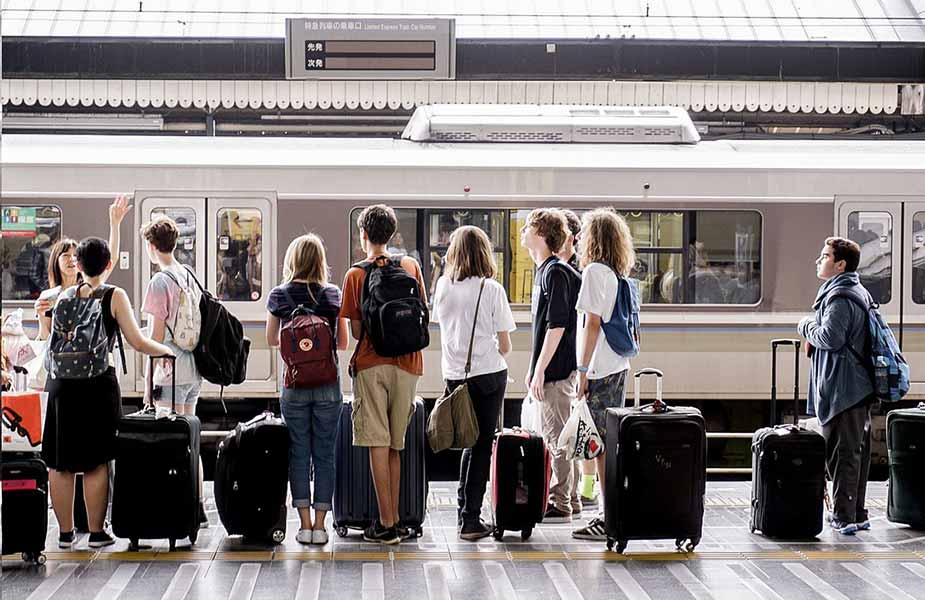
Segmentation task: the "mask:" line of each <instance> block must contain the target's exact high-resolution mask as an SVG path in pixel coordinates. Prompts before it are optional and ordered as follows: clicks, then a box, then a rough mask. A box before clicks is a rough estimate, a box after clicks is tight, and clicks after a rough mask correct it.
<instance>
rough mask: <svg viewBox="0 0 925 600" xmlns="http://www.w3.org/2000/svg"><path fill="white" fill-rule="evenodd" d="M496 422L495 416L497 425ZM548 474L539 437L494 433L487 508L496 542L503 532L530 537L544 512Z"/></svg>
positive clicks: (547, 456) (546, 455) (547, 459)
mask: <svg viewBox="0 0 925 600" xmlns="http://www.w3.org/2000/svg"><path fill="white" fill-rule="evenodd" d="M503 414H504V410H503V408H502V410H501V415H503ZM500 419H501V416H500V415H499V426H500ZM551 474H552V462H551V457H550V454H549V450H548V449H547V448H546V444H545V443H543V438H542V437H541V436H539V435H536V434H534V433H531V432H529V431H525V430H523V429H519V428H517V429H513V430H512V429H504V430H500V431H498V433H497V434H495V441H494V444H493V446H492V449H491V508H492V514H493V515H494V525H495V527H494V532H493V533H494V536H495V539H496V540H499V541H500V540H501V539H502V538H503V537H504V532H505V531H520V537H521V539H522V540H524V541H526V540H528V539H529V538H530V536H531V535H532V534H533V528H534V527H535V526H536V524H537V523H541V522H542V521H543V515H544V513H545V512H546V503H547V501H548V499H549V478H550V475H551Z"/></svg>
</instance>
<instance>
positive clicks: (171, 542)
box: [167, 538, 177, 552]
mask: <svg viewBox="0 0 925 600" xmlns="http://www.w3.org/2000/svg"><path fill="white" fill-rule="evenodd" d="M167 543H168V544H169V548H170V551H171V552H173V551H174V550H176V549H177V540H175V539H173V538H170V540H168V542H167Z"/></svg>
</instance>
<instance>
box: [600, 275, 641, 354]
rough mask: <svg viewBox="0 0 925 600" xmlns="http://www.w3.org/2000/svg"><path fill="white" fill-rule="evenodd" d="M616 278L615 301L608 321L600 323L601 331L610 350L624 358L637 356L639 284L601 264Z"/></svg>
mask: <svg viewBox="0 0 925 600" xmlns="http://www.w3.org/2000/svg"><path fill="white" fill-rule="evenodd" d="M601 264H603V265H605V266H606V267H607V268H609V269H610V270H611V271H613V274H614V275H616V276H617V300H616V302H614V305H613V313H612V314H611V315H610V320H608V321H606V322H605V321H602V322H601V329H602V330H603V331H604V337H605V338H606V339H607V344H609V345H610V348H611V349H612V350H613V351H614V352H616V353H617V354H619V355H620V356H623V357H626V358H633V357H634V356H636V355H637V354H639V282H638V281H637V280H636V279H633V278H631V277H623V276H622V275H620V274H619V273H617V272H616V271H614V270H613V268H612V267H611V266H610V265H607V264H606V263H601Z"/></svg>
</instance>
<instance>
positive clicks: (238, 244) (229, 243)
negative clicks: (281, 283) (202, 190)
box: [215, 208, 263, 302]
mask: <svg viewBox="0 0 925 600" xmlns="http://www.w3.org/2000/svg"><path fill="white" fill-rule="evenodd" d="M216 223H217V224H218V225H217V229H218V231H217V233H218V239H217V240H216V244H218V251H217V252H216V257H217V259H216V262H217V264H216V270H215V272H216V291H217V293H218V298H219V299H220V300H233V301H241V302H255V301H257V300H260V296H261V294H262V291H263V280H262V273H263V235H262V231H263V215H262V214H261V213H260V211H259V210H257V209H253V208H222V209H219V211H218V213H217V214H216Z"/></svg>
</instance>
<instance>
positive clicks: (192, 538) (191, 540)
mask: <svg viewBox="0 0 925 600" xmlns="http://www.w3.org/2000/svg"><path fill="white" fill-rule="evenodd" d="M198 539H199V529H198V528H197V529H196V530H195V531H193V532H192V533H190V534H189V545H190V546H193V545H195V544H196V540H198ZM171 550H173V548H171Z"/></svg>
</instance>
